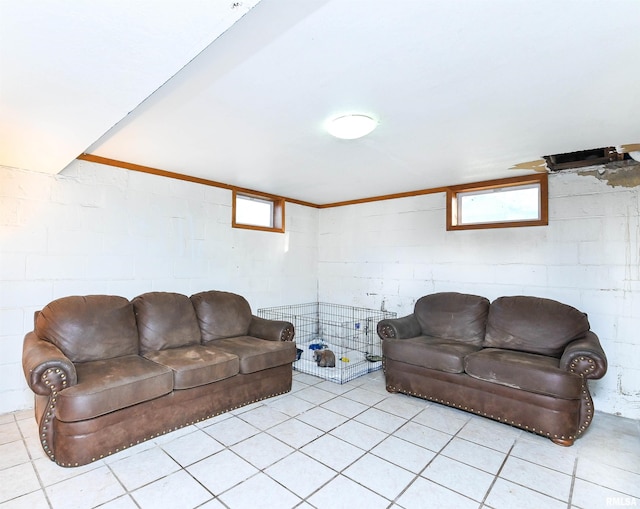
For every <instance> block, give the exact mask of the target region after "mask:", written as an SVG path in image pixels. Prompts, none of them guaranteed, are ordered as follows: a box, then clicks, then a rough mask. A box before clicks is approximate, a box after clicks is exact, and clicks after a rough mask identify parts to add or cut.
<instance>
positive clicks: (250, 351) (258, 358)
mask: <svg viewBox="0 0 640 509" xmlns="http://www.w3.org/2000/svg"><path fill="white" fill-rule="evenodd" d="M207 346H215V348H216V349H220V350H224V351H225V352H229V353H231V354H234V355H236V356H238V358H239V359H240V373H243V374H247V373H255V372H256V371H262V370H263V369H268V368H274V367H276V366H282V365H283V364H289V363H292V362H293V361H295V360H296V344H295V343H294V342H293V341H268V340H266V339H259V338H254V337H252V336H238V337H235V338H224V339H216V340H215V341H211V342H209V343H208V344H207Z"/></svg>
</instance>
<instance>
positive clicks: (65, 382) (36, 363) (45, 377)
mask: <svg viewBox="0 0 640 509" xmlns="http://www.w3.org/2000/svg"><path fill="white" fill-rule="evenodd" d="M22 369H23V371H24V376H25V379H26V380H27V384H29V387H30V388H31V390H32V391H33V392H35V393H36V394H40V395H42V396H49V395H51V393H52V392H59V391H61V390H62V389H64V388H65V387H70V386H72V385H76V384H77V383H78V375H77V374H76V368H75V366H74V365H73V363H72V362H71V361H70V360H69V359H68V358H67V357H66V356H65V355H64V354H63V353H62V352H61V351H60V349H59V348H58V347H57V346H55V345H54V344H52V343H49V342H48V341H44V340H42V339H40V338H39V337H38V336H36V334H35V332H29V333H28V334H27V335H26V336H25V338H24V343H23V345H22Z"/></svg>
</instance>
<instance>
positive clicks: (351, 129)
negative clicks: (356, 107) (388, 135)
mask: <svg viewBox="0 0 640 509" xmlns="http://www.w3.org/2000/svg"><path fill="white" fill-rule="evenodd" d="M377 125H378V122H376V121H375V120H374V119H373V118H371V117H369V116H367V115H343V116H341V117H337V118H334V119H331V120H329V122H327V125H326V127H327V131H329V134H331V135H333V136H335V137H336V138H342V139H343V140H355V139H356V138H362V137H363V136H366V135H367V134H369V133H370V132H371V131H373V130H374V129H375V128H376V127H377Z"/></svg>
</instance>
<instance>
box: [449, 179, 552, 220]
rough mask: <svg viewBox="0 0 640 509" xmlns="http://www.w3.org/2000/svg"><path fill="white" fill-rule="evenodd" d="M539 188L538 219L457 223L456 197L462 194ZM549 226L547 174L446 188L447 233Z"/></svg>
mask: <svg viewBox="0 0 640 509" xmlns="http://www.w3.org/2000/svg"><path fill="white" fill-rule="evenodd" d="M531 185H535V186H537V187H539V189H540V194H539V199H540V202H539V217H538V219H526V220H514V221H491V222H484V223H468V224H459V223H458V199H459V198H458V196H459V195H460V194H462V193H469V192H477V191H487V190H492V189H507V188H516V187H523V188H524V187H528V186H531ZM548 224H549V186H548V177H547V173H536V174H534V175H525V176H520V177H511V178H504V179H496V180H486V181H484V182H474V183H472V184H462V185H458V186H450V187H448V188H447V231H455V230H480V229H488V228H514V227H523V226H546V225H548Z"/></svg>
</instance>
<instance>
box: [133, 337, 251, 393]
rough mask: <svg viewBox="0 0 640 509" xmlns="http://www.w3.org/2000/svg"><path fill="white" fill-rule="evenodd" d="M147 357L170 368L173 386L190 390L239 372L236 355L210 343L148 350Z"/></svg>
mask: <svg viewBox="0 0 640 509" xmlns="http://www.w3.org/2000/svg"><path fill="white" fill-rule="evenodd" d="M144 356H145V357H146V358H147V359H149V360H151V361H153V362H157V363H158V364H162V365H163V366H167V367H168V368H170V369H171V371H173V388H174V389H189V388H191V387H197V386H199V385H205V384H208V383H211V382H215V381H217V380H222V379H223V378H229V377H231V376H233V375H237V374H238V370H239V360H238V357H237V356H236V355H233V354H231V353H228V352H225V351H223V350H219V349H218V348H215V347H212V346H203V345H192V346H182V347H180V348H169V349H166V350H160V351H157V352H148V353H146V354H145V355H144Z"/></svg>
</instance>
